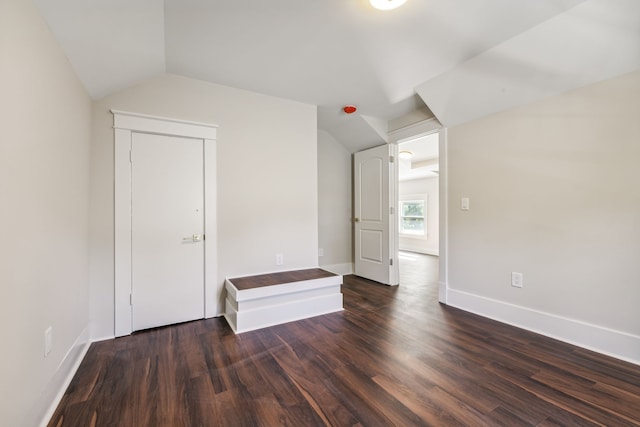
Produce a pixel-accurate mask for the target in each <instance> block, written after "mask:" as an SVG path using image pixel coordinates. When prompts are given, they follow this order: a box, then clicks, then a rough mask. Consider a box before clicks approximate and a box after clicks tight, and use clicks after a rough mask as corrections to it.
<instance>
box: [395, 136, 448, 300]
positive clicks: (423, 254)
mask: <svg viewBox="0 0 640 427" xmlns="http://www.w3.org/2000/svg"><path fill="white" fill-rule="evenodd" d="M397 212H398V215H397V220H398V227H397V230H398V240H397V241H398V250H399V254H398V261H399V267H400V285H402V284H403V282H405V283H418V282H424V283H432V284H435V285H434V287H437V283H438V280H437V277H438V274H439V271H438V270H439V263H438V259H437V258H438V257H439V255H440V132H439V131H438V130H435V131H433V132H429V133H425V134H422V135H418V136H415V137H411V138H407V139H404V140H402V141H399V142H398V207H397ZM403 278H404V279H405V280H403Z"/></svg>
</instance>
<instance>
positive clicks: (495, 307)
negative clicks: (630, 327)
mask: <svg viewBox="0 0 640 427" xmlns="http://www.w3.org/2000/svg"><path fill="white" fill-rule="evenodd" d="M447 305H450V306H452V307H456V308H459V309H461V310H465V311H469V312H471V313H475V314H478V315H480V316H483V317H487V318H490V319H493V320H497V321H499V322H502V323H506V324H509V325H512V326H516V327H518V328H522V329H526V330H529V331H531V332H535V333H538V334H541V335H545V336H547V337H550V338H554V339H557V340H560V341H564V342H566V343H569V344H573V345H576V346H578V347H582V348H585V349H587V350H592V351H595V352H598V353H601V354H604V355H607V356H611V357H615V358H616V359H620V360H624V361H626V362H630V363H633V364H636V365H640V336H637V335H633V334H629V333H626V332H621V331H616V330H613V329H609V328H605V327H602V326H598V325H594V324H591V323H587V322H582V321H579V320H575V319H570V318H567V317H562V316H558V315H554V314H550V313H546V312H542V311H538V310H533V309H530V308H526V307H522V306H518V305H514V304H510V303H506V302H504V301H499V300H495V299H491V298H486V297H482V296H478V295H474V294H471V293H468V292H463V291H458V290H455V289H448V290H447Z"/></svg>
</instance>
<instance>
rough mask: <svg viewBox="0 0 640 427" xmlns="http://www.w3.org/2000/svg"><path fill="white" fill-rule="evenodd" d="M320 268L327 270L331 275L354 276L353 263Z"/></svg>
mask: <svg viewBox="0 0 640 427" xmlns="http://www.w3.org/2000/svg"><path fill="white" fill-rule="evenodd" d="M318 268H321V269H323V270H327V271H328V272H330V273H333V274H338V275H340V276H346V275H347V274H353V263H351V262H347V263H344V264H329V265H321V266H319V267H318Z"/></svg>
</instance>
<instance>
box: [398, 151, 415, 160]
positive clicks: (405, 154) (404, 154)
mask: <svg viewBox="0 0 640 427" xmlns="http://www.w3.org/2000/svg"><path fill="white" fill-rule="evenodd" d="M398 157H400V158H401V159H403V160H411V158H412V157H413V153H412V152H411V151H401V152H399V153H398Z"/></svg>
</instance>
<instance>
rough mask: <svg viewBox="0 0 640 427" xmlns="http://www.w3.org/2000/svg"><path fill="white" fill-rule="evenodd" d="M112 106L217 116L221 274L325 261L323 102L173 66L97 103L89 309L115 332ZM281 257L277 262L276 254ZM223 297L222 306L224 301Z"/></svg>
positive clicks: (104, 332)
mask: <svg viewBox="0 0 640 427" xmlns="http://www.w3.org/2000/svg"><path fill="white" fill-rule="evenodd" d="M110 109H118V110H124V111H131V112H137V113H143V114H150V115H157V116H164V117H173V118H178V119H183V120H191V121H196V122H205V123H212V124H217V125H219V126H220V128H219V131H218V143H217V154H218V164H217V172H218V201H217V203H218V254H219V257H218V283H219V286H220V297H221V296H222V285H223V282H224V278H225V277H237V276H241V275H251V274H258V273H264V272H272V271H276V270H291V269H299V268H309V267H315V266H317V265H318V257H317V249H318V186H317V182H318V181H317V180H318V174H317V133H316V132H317V123H316V107H315V106H313V105H308V104H302V103H298V102H294V101H288V100H284V99H279V98H274V97H270V96H265V95H260V94H257V93H253V92H248V91H244V90H239V89H234V88H230V87H225V86H220V85H215V84H211V83H205V82H202V81H198V80H193V79H188V78H184V77H178V76H173V75H165V76H160V77H158V78H155V79H151V80H149V81H147V82H145V83H142V84H140V85H137V86H135V87H132V88H130V89H128V90H125V91H123V92H120V93H117V94H114V95H111V96H108V97H106V98H104V99H102V100H100V101H98V102H96V103H94V108H93V138H92V153H91V172H92V188H91V190H92V194H91V242H92V243H91V244H92V248H91V315H92V323H93V331H92V333H93V337H94V338H103V337H110V336H113V333H114V331H113V310H114V301H113V298H114V297H113V286H114V285H113V244H114V242H113V173H114V172H113V129H112V126H113V115H112V114H111V113H110V112H109V110H110ZM276 253H282V254H283V255H284V265H283V266H276V265H275V254H276ZM222 302H223V300H222V299H219V307H218V313H219V314H221V313H222V311H223V304H222Z"/></svg>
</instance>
